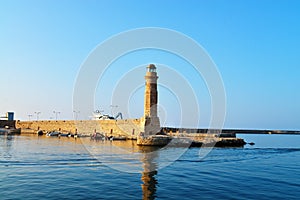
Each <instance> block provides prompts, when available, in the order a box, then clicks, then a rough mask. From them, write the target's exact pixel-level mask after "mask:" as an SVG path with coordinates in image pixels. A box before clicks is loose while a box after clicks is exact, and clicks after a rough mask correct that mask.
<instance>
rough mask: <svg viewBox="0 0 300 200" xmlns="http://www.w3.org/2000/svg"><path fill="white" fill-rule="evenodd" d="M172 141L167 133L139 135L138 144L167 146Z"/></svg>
mask: <svg viewBox="0 0 300 200" xmlns="http://www.w3.org/2000/svg"><path fill="white" fill-rule="evenodd" d="M170 141H171V138H170V137H169V136H166V135H150V136H146V137H145V136H139V137H138V138H137V145H138V146H165V145H167V144H168V143H169V142H170Z"/></svg>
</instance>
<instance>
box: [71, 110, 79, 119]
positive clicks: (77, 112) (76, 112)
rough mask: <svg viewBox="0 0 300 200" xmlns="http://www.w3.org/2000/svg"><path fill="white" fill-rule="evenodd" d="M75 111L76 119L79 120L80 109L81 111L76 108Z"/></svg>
mask: <svg viewBox="0 0 300 200" xmlns="http://www.w3.org/2000/svg"><path fill="white" fill-rule="evenodd" d="M73 112H74V115H75V120H77V119H78V115H79V113H80V111H79V110H77V111H76V110H73Z"/></svg>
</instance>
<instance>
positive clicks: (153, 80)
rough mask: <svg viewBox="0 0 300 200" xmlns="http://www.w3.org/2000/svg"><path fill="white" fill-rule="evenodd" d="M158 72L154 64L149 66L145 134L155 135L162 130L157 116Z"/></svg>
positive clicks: (145, 101) (146, 82)
mask: <svg viewBox="0 0 300 200" xmlns="http://www.w3.org/2000/svg"><path fill="white" fill-rule="evenodd" d="M157 79H158V76H157V72H156V67H155V65H154V64H150V65H148V66H147V71H146V75H145V96H144V127H145V128H144V134H145V136H149V135H155V134H156V133H158V132H160V122H159V117H158V116H157V103H158V101H157V99H158V92H157Z"/></svg>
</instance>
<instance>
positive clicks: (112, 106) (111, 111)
mask: <svg viewBox="0 0 300 200" xmlns="http://www.w3.org/2000/svg"><path fill="white" fill-rule="evenodd" d="M110 107H111V110H110V114H111V115H112V116H113V115H114V113H113V108H117V107H118V105H110Z"/></svg>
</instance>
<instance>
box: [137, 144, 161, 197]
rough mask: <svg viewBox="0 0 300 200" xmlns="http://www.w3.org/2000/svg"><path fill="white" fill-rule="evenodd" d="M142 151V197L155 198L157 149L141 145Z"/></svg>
mask: <svg viewBox="0 0 300 200" xmlns="http://www.w3.org/2000/svg"><path fill="white" fill-rule="evenodd" d="M142 152H143V153H144V155H143V158H142V163H143V172H142V178H141V179H142V181H143V184H142V190H143V199H155V197H156V185H157V180H156V178H155V176H156V175H157V163H156V159H157V157H158V153H157V152H158V151H157V149H153V148H151V147H143V149H142Z"/></svg>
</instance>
